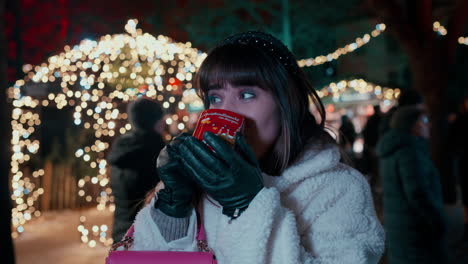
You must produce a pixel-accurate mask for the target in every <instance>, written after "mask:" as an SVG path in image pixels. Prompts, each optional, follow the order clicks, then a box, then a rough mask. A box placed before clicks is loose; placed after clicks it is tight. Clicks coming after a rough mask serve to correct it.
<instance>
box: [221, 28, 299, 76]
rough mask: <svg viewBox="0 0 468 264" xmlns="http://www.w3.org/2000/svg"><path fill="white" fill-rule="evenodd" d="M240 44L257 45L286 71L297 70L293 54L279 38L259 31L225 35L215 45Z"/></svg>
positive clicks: (292, 71)
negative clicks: (224, 37) (225, 36)
mask: <svg viewBox="0 0 468 264" xmlns="http://www.w3.org/2000/svg"><path fill="white" fill-rule="evenodd" d="M229 44H241V45H248V46H253V47H257V48H259V49H261V50H263V51H264V52H266V53H268V54H269V55H271V56H272V57H273V58H275V59H276V60H278V61H279V62H280V63H281V64H282V65H283V66H284V67H285V68H286V69H287V70H288V71H290V72H291V73H293V74H296V73H297V72H298V70H299V65H298V64H297V61H296V59H295V58H294V55H293V54H292V53H291V51H289V49H288V48H287V47H286V46H285V45H284V44H283V42H281V41H280V40H279V39H277V38H275V37H273V36H272V35H270V34H268V33H265V32H261V31H248V32H244V33H238V34H234V35H232V36H229V37H227V38H226V39H224V40H223V41H222V42H221V43H219V44H218V46H217V47H221V46H224V45H229Z"/></svg>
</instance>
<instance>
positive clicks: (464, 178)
mask: <svg viewBox="0 0 468 264" xmlns="http://www.w3.org/2000/svg"><path fill="white" fill-rule="evenodd" d="M452 131H453V139H452V140H453V145H454V146H453V147H454V149H455V155H456V157H457V161H458V179H459V181H460V187H461V188H460V189H461V194H462V202H463V208H464V226H465V228H464V229H465V233H464V239H465V240H467V241H468V97H465V98H464V100H463V102H462V104H461V105H460V111H459V114H458V115H457V117H456V119H455V121H454V122H453V126H452Z"/></svg>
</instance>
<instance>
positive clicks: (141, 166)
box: [107, 99, 165, 242]
mask: <svg viewBox="0 0 468 264" xmlns="http://www.w3.org/2000/svg"><path fill="white" fill-rule="evenodd" d="M129 115H130V122H131V123H132V125H133V130H132V131H131V132H128V133H127V134H125V135H122V136H121V137H119V138H117V139H116V140H115V141H114V143H113V145H112V148H111V151H110V153H109V155H108V157H107V159H108V162H109V163H110V164H111V182H110V183H111V188H112V193H113V195H114V202H115V212H114V224H113V229H112V238H113V240H114V242H117V241H120V240H121V239H122V237H123V235H125V232H126V231H127V230H128V228H129V227H130V226H131V225H132V223H133V221H134V219H135V216H136V214H137V212H138V211H139V209H141V207H143V205H144V199H145V196H146V195H147V193H148V192H149V191H150V190H151V189H153V188H154V187H155V186H156V184H157V183H158V181H159V177H158V175H157V171H156V159H157V157H158V155H159V152H160V151H161V149H162V148H164V146H165V144H164V141H163V139H162V137H161V135H160V134H159V133H157V132H156V131H155V130H154V125H155V123H156V122H157V121H158V120H159V119H160V118H161V117H162V111H161V110H160V108H158V106H156V107H155V102H152V101H150V100H147V99H141V100H137V101H136V102H135V103H134V104H133V105H131V106H130V109H129Z"/></svg>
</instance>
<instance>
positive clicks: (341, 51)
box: [297, 21, 468, 67]
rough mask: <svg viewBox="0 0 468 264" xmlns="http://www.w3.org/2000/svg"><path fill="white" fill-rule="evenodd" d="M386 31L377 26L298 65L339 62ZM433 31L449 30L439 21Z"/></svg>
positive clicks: (463, 41) (463, 39) (464, 40)
mask: <svg viewBox="0 0 468 264" xmlns="http://www.w3.org/2000/svg"><path fill="white" fill-rule="evenodd" d="M385 29H386V26H385V24H383V23H380V24H377V25H376V26H375V29H374V30H372V32H370V34H369V33H367V34H365V35H364V36H363V37H361V38H356V39H355V41H354V42H352V43H350V44H347V45H345V46H344V47H341V48H338V49H337V50H335V51H334V52H332V53H329V54H327V55H320V56H316V57H314V58H308V59H301V60H298V61H297V63H298V64H299V66H300V67H310V66H318V65H322V64H324V63H326V62H330V61H333V60H337V59H338V58H339V57H341V56H343V55H345V54H348V53H351V52H354V51H355V50H357V49H358V48H361V47H362V46H364V45H366V44H368V43H369V42H370V41H371V40H372V38H376V37H378V36H379V35H380V34H381V33H383V32H384V31H385ZM433 30H434V32H436V33H438V34H440V35H442V36H445V35H447V29H446V28H445V27H444V26H442V25H441V24H440V22H439V21H435V22H434V23H433ZM458 43H459V44H462V45H468V37H459V38H458Z"/></svg>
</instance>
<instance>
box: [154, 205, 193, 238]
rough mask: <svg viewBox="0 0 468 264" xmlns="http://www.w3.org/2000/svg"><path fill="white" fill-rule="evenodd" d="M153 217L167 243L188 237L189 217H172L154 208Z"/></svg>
mask: <svg viewBox="0 0 468 264" xmlns="http://www.w3.org/2000/svg"><path fill="white" fill-rule="evenodd" d="M151 217H152V218H153V221H154V222H155V223H156V225H157V226H158V227H159V231H161V234H162V236H163V237H164V239H165V240H166V241H168V242H170V241H173V240H176V239H179V238H182V237H185V236H187V230H188V226H189V221H190V217H189V216H187V217H184V218H176V217H171V216H168V215H166V214H164V213H163V212H161V210H159V209H156V208H154V207H153V208H151Z"/></svg>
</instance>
